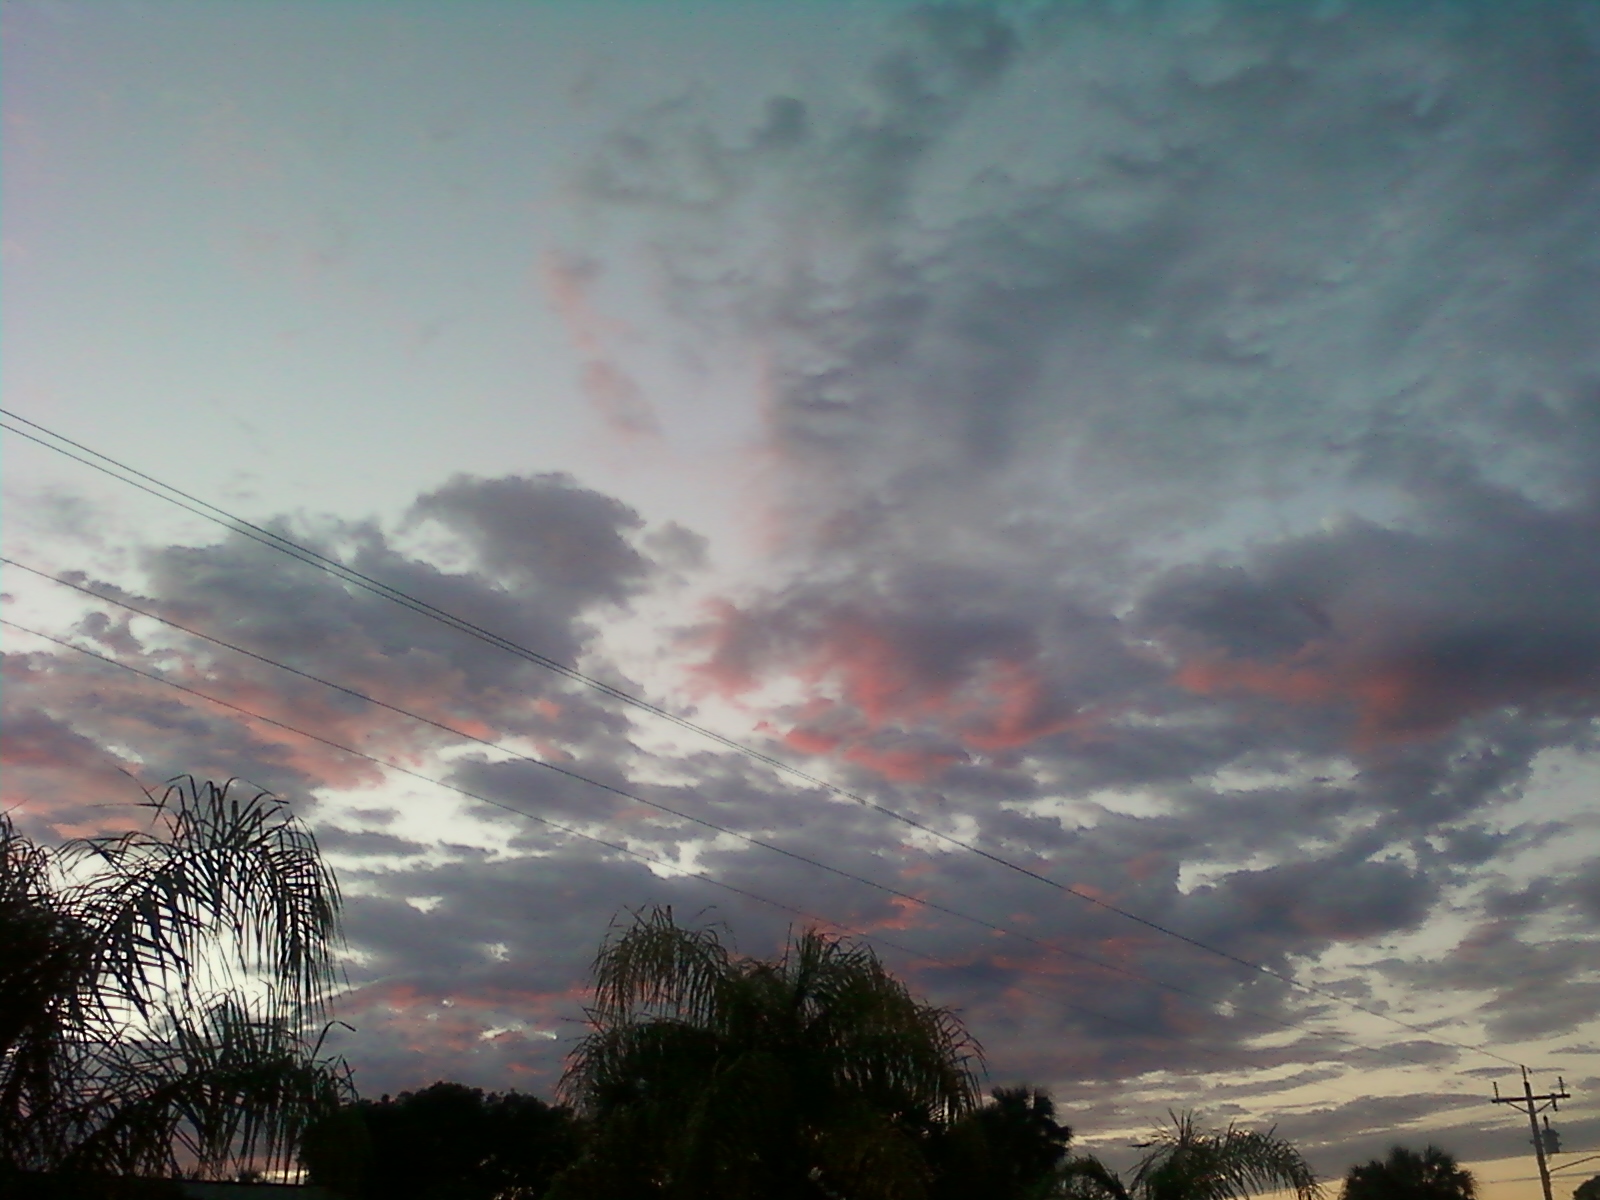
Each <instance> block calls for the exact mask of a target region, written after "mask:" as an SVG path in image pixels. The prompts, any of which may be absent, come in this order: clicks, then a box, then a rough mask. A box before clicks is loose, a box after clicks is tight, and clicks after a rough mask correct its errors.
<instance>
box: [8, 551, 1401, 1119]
mask: <svg viewBox="0 0 1600 1200" xmlns="http://www.w3.org/2000/svg"><path fill="white" fill-rule="evenodd" d="M24 569H27V568H24ZM102 598H104V597H102ZM147 615H149V614H147ZM154 619H156V620H162V618H160V617H155V618H154ZM169 624H170V622H169ZM0 625H6V626H9V627H11V628H12V629H16V630H19V631H20V632H22V633H26V634H29V635H31V636H33V637H37V638H40V639H42V640H44V641H47V642H51V643H53V644H55V645H57V646H61V647H63V648H64V649H68V650H76V651H77V652H78V653H80V654H83V655H85V656H87V657H89V658H93V659H97V660H98V661H100V662H102V663H105V664H106V665H108V666H113V667H117V668H120V669H121V670H124V671H127V672H129V673H131V674H133V675H138V676H140V677H141V678H144V679H148V680H151V681H152V682H154V683H160V684H163V685H165V686H167V687H170V688H173V689H175V690H176V691H180V692H184V693H186V694H187V695H190V696H195V697H197V698H198V699H201V700H205V701H207V702H208V703H210V704H215V705H217V706H218V707H220V708H226V709H229V710H230V711H232V712H236V713H239V714H240V715H241V716H245V717H249V718H250V719H251V720H255V721H261V722H263V723H264V724H267V725H271V726H274V727H275V728H278V729H282V730H284V731H285V732H287V733H292V734H295V735H296V736H298V737H303V738H306V739H308V740H310V741H313V742H317V743H319V744H321V745H324V746H328V747H329V748H331V749H334V750H337V751H339V752H341V753H343V754H349V755H352V756H353V757H355V758H360V759H364V760H365V761H367V762H370V763H373V764H375V765H377V766H380V767H383V768H385V769H386V770H391V771H398V772H399V773H400V774H402V775H408V776H410V777H411V778H413V779H418V780H421V781H422V782H424V783H431V784H433V785H435V786H436V787H441V788H444V789H445V790H447V791H452V792H456V793H458V794H459V795H462V796H465V797H467V798H468V799H471V800H476V801H478V802H479V803H481V804H487V805H489V806H491V807H493V808H498V809H500V810H502V811H504V812H508V813H511V814H513V815H515V816H519V817H526V818H527V819H529V820H532V821H537V822H539V823H540V824H541V825H545V826H547V827H548V828H550V829H554V830H556V831H557V832H558V833H562V834H566V835H567V836H570V837H575V838H580V839H582V840H583V841H586V842H592V843H594V844H595V845H598V846H603V847H605V848H606V849H608V850H614V851H616V852H617V853H619V854H625V855H627V856H629V857H630V858H636V859H638V860H640V861H641V862H645V863H653V864H655V865H656V866H660V867H665V868H667V869H668V870H673V871H680V872H681V871H682V868H681V867H680V866H679V865H678V864H676V863H672V862H670V861H668V860H666V859H663V858H658V857H656V856H654V855H650V854H646V853H644V852H643V851H639V850H635V849H633V848H632V847H629V846H625V845H621V844H619V843H617V842H611V841H607V840H606V839H605V838H600V837H596V836H594V835H593V834H589V833H584V832H583V831H582V830H579V829H574V828H572V827H571V826H569V825H563V824H561V823H560V822H558V821H552V820H550V819H549V818H548V817H542V816H540V815H538V814H537V813H531V812H528V811H527V810H526V809H521V808H517V807H516V806H515V805H511V804H507V803H505V802H504V801H502V800H495V799H493V798H491V797H489V796H485V795H482V794H481V793H479V792H474V791H471V790H470V789H468V788H463V787H460V786H458V785H456V784H453V783H448V782H446V781H445V780H442V779H436V778H434V777H433V776H431V775H427V774H425V773H423V772H421V771H417V770H414V769H412V768H410V767H405V766H401V765H400V764H398V763H393V762H390V761H388V760H387V759H383V758H379V757H377V756H376V755H372V754H368V753H366V752H365V751H362V750H357V749H355V748H354V747H352V746H346V745H344V744H343V743H341V742H336V741H334V740H332V739H331V738H325V737H323V736H321V735H320V734H316V733H312V732H310V731H309V730H305V729H301V728H299V727H298V726H294V725H290V724H288V723H287V722H285V721H280V720H278V719H276V718H275V717H269V716H266V715H265V714H263V713H258V712H255V711H253V710H251V709H248V708H245V707H244V706H243V705H239V704H234V703H233V702H231V701H228V700H223V699H222V698H220V697H218V696H212V695H210V694H209V693H206V692H202V691H200V690H199V689H198V688H192V687H189V686H187V685H186V684H182V683H178V682H177V681H175V680H172V679H168V678H166V677H165V676H163V675H159V674H157V673H156V672H154V671H146V670H143V669H142V668H139V667H135V666H132V665H131V664H129V663H125V662H120V661H118V660H117V659H114V658H111V657H109V656H108V655H104V654H100V653H99V652H97V651H94V650H91V649H89V648H88V647H86V646H80V645H78V644H76V643H74V642H69V641H66V640H65V639H63V638H58V637H54V636H52V635H50V634H48V633H44V632H42V631H40V630H37V629H32V628H30V627H29V626H26V625H23V624H21V623H19V622H17V621H12V620H9V619H7V618H4V617H0ZM196 636H198V637H205V635H204V634H197V635H196ZM208 640H212V639H208ZM245 653H249V652H248V651H245ZM252 657H257V656H254V655H252ZM266 661H270V660H266ZM275 665H276V664H275ZM287 669H289V670H293V668H287ZM296 674H299V672H296ZM319 682H320V681H319ZM332 686H337V685H332ZM340 690H346V689H343V688H341V689H340ZM354 694H359V693H354ZM374 703H380V704H381V703H382V702H381V701H374ZM385 707H389V706H387V705H386V706H385ZM397 711H399V710H397ZM418 719H419V720H427V718H424V717H419V718H418ZM430 723H432V722H430ZM533 761H538V760H533ZM578 778H581V779H584V782H586V783H594V782H595V781H594V780H590V779H586V778H584V777H582V776H578ZM596 786H600V787H605V786H607V785H605V784H597V785H596ZM610 790H614V789H610ZM624 794H626V793H624ZM630 799H635V800H638V799H640V798H639V797H630ZM641 803H646V804H648V803H650V802H649V801H644V800H641ZM691 819H693V818H691ZM695 879H696V880H697V881H699V882H702V883H706V884H709V885H710V886H712V887H715V888H719V889H721V890H723V891H726V892H730V893H732V894H734V895H737V896H742V897H744V898H745V899H748V900H754V901H757V902H758V903H761V904H765V905H768V906H770V907H772V908H776V909H779V910H781V911H783V912H787V913H790V914H792V915H794V916H797V917H801V918H803V919H805V920H807V921H814V922H817V923H819V924H823V925H828V926H831V927H833V928H835V929H838V930H841V931H842V932H844V933H847V934H849V935H850V936H852V937H857V938H861V939H862V940H864V941H870V942H877V943H878V944H879V945H882V946H887V947H889V948H890V949H893V950H897V951H899V952H900V953H902V954H906V955H909V956H910V957H912V958H915V959H920V960H922V961H923V962H928V963H933V964H934V965H936V966H941V967H944V968H946V969H947V970H959V969H960V964H958V963H952V962H950V961H948V960H947V959H942V958H939V957H937V956H935V955H931V954H928V953H926V952H925V951H921V950H913V949H911V948H910V947H909V946H903V945H901V944H900V943H898V942H894V941H891V940H890V939H888V938H885V937H883V936H882V935H881V934H876V933H868V932H866V931H864V930H859V929H856V928H854V927H853V926H850V925H846V924H844V923H843V922H840V921H835V920H833V919H832V918H829V917H822V916H818V915H817V914H815V913H810V912H807V911H806V910H804V909H800V908H796V907H794V906H793V905H790V904H786V903H784V902H783V901H781V900H774V899H772V898H771V897H769V896H763V895H761V894H760V893H758V892H752V891H750V890H748V889H746V888H741V887H739V886H737V885H736V884H731V883H727V882H725V881H723V880H720V879H716V878H713V877H712V876H710V875H696V876H695ZM1150 982H1156V981H1153V980H1152V981H1150ZM1015 990H1017V991H1021V992H1024V993H1026V994H1028V995H1032V996H1037V997H1038V998H1040V999H1042V1000H1048V1001H1050V1002H1051V1003H1054V1004H1060V1005H1061V1006H1062V1007H1064V1008H1069V1009H1072V1010H1073V1011H1074V1012H1079V1013H1083V1014H1086V1015H1088V1016H1091V1017H1095V1018H1097V1019H1099V1020H1103V1021H1107V1022H1109V1023H1111V1024H1113V1025H1121V1026H1123V1027H1124V1028H1127V1029H1132V1030H1134V1031H1135V1032H1138V1033H1148V1032H1149V1030H1147V1029H1145V1028H1144V1027H1142V1026H1140V1025H1137V1024H1135V1023H1134V1022H1132V1021H1129V1020H1127V1019H1125V1018H1122V1017H1115V1016H1112V1015H1111V1014H1110V1013H1105V1012H1101V1011H1099V1010H1098V1009H1093V1008H1089V1007H1088V1006H1086V1005H1082V1004H1078V1003H1075V1002H1073V1001H1071V1000H1063V999H1061V998H1060V997H1056V996H1046V995H1044V994H1043V993H1041V992H1038V991H1035V990H1033V989H1032V988H1026V987H1018V988H1016V989H1015ZM1190 1048H1191V1049H1195V1050H1199V1051H1200V1052H1201V1053H1203V1054H1209V1055H1211V1056H1213V1057H1215V1058H1221V1059H1225V1060H1230V1061H1232V1062H1235V1063H1244V1064H1245V1065H1246V1066H1248V1067H1251V1068H1254V1067H1255V1066H1256V1064H1254V1063H1251V1062H1249V1061H1248V1060H1247V1059H1245V1058H1243V1057H1241V1056H1240V1055H1237V1054H1230V1053H1228V1052H1226V1051H1222V1050H1218V1049H1216V1048H1215V1047H1213V1046H1205V1045H1199V1044H1191V1045H1190ZM1360 1048H1362V1049H1370V1048H1368V1047H1360ZM1424 1065H1425V1064H1424ZM1324 1086H1327V1085H1324ZM1329 1090H1331V1091H1337V1092H1340V1093H1341V1094H1343V1095H1347V1096H1351V1097H1352V1098H1359V1096H1358V1095H1357V1093H1354V1092H1349V1091H1345V1090H1344V1089H1342V1088H1337V1087H1330V1088H1329Z"/></svg>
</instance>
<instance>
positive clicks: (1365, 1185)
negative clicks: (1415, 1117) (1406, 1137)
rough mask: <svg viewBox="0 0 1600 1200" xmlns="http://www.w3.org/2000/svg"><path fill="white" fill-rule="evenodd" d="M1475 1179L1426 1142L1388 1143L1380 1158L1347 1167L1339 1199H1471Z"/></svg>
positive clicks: (1450, 1156) (1474, 1192)
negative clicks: (1411, 1145) (1412, 1145)
mask: <svg viewBox="0 0 1600 1200" xmlns="http://www.w3.org/2000/svg"><path fill="white" fill-rule="evenodd" d="M1476 1195H1477V1182H1476V1181H1475V1180H1474V1179H1473V1178H1472V1172H1471V1171H1467V1170H1464V1169H1463V1168H1462V1167H1461V1165H1460V1164H1459V1163H1458V1162H1456V1160H1455V1156H1454V1155H1452V1154H1448V1153H1446V1152H1445V1151H1443V1150H1441V1149H1439V1147H1437V1146H1432V1145H1430V1146H1427V1147H1425V1148H1424V1149H1422V1150H1421V1151H1420V1152H1419V1151H1416V1150H1410V1149H1407V1148H1406V1147H1405V1146H1394V1147H1391V1148H1390V1150H1389V1153H1388V1156H1387V1157H1385V1158H1383V1159H1382V1160H1379V1159H1373V1160H1372V1161H1370V1162H1368V1163H1366V1164H1365V1165H1361V1166H1354V1167H1351V1168H1350V1170H1349V1171H1348V1172H1347V1173H1346V1174H1345V1177H1344V1190H1343V1192H1342V1193H1341V1196H1342V1200H1473V1198H1474V1197H1475V1196H1476Z"/></svg>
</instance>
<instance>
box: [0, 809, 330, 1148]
mask: <svg viewBox="0 0 1600 1200" xmlns="http://www.w3.org/2000/svg"><path fill="white" fill-rule="evenodd" d="M147 801H148V803H147V805H146V807H148V808H149V809H150V812H151V817H152V821H151V829H150V830H148V831H136V832H131V833H125V834H122V835H119V836H115V837H99V838H85V839H74V840H71V841H68V842H66V843H64V844H63V845H61V846H58V847H47V846H41V845H38V844H36V843H34V842H33V841H31V840H30V839H28V838H27V837H24V836H23V835H22V834H20V833H18V832H17V830H16V829H15V828H14V826H13V824H12V822H11V820H10V819H9V817H7V816H5V815H4V814H0V1165H3V1166H5V1167H8V1168H11V1169H14V1170H15V1169H22V1170H35V1171H39V1170H47V1171H58V1172H59V1171H97V1172H107V1173H112V1174H119V1175H138V1174H175V1173H179V1172H180V1171H187V1172H189V1173H194V1174H200V1175H208V1174H209V1175H213V1176H221V1175H224V1174H235V1173H237V1172H238V1171H241V1170H247V1169H258V1168H267V1169H272V1168H279V1169H284V1168H288V1167H289V1166H290V1165H291V1164H292V1162H293V1150H294V1147H295V1143H296V1141H297V1139H298V1137H299V1134H300V1131H301V1129H302V1128H303V1126H304V1124H305V1122H306V1121H307V1120H308V1119H309V1117H310V1116H312V1115H313V1114H315V1113H317V1112H320V1111H323V1110H324V1109H326V1108H329V1107H332V1106H336V1105H337V1103H338V1101H339V1100H340V1098H341V1097H342V1096H343V1095H345V1094H348V1086H347V1084H346V1083H345V1078H344V1073H343V1071H342V1064H339V1063H337V1062H333V1061H329V1060H323V1059H320V1058H319V1057H318V1055H319V1053H320V1037H316V1036H313V1033H314V1031H315V1030H317V1029H318V1028H320V1025H321V1021H322V1019H323V1016H324V1010H325V1004H326V1000H327V995H328V990H329V987H330V986H331V984H332V982H333V979H334V967H333V962H332V957H331V953H330V947H331V945H332V943H333V941H334V939H335V938H336V937H337V932H338V915H339V893H338V888H337V885H336V884H335V882H334V880H333V877H332V875H331V874H330V873H329V872H328V870H327V869H326V867H324V866H323V864H322V861H321V858H320V856H319V854H318V852H317V847H316V842H315V840H314V839H313V838H312V836H311V834H310V833H309V832H308V831H307V830H306V829H305V828H304V826H302V825H301V824H300V823H299V822H298V821H296V820H295V819H294V817H293V816H292V815H291V814H290V813H289V811H288V809H287V808H286V807H285V806H284V805H282V804H281V803H279V802H278V801H277V800H275V799H274V798H272V797H271V796H268V795H267V794H266V793H263V792H257V793H256V794H254V795H252V796H249V797H248V798H245V797H243V796H241V795H240V794H239V793H238V792H236V791H235V790H234V789H233V787H232V786H231V785H223V786H221V787H218V786H217V785H215V784H212V783H199V782H196V781H195V780H193V779H189V778H187V777H185V778H183V779H180V780H177V781H174V782H173V783H172V784H171V785H169V786H168V787H167V789H166V791H165V792H164V793H163V794H162V795H160V796H155V795H153V794H147Z"/></svg>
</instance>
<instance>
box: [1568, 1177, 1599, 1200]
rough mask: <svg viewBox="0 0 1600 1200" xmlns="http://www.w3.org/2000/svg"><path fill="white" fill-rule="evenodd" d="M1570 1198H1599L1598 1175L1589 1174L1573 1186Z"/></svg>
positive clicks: (1577, 1199)
mask: <svg viewBox="0 0 1600 1200" xmlns="http://www.w3.org/2000/svg"><path fill="white" fill-rule="evenodd" d="M1572 1200H1600V1175H1591V1176H1590V1177H1589V1178H1588V1179H1585V1180H1584V1181H1583V1182H1582V1183H1580V1184H1579V1185H1578V1186H1577V1187H1576V1188H1574V1189H1573V1191H1572Z"/></svg>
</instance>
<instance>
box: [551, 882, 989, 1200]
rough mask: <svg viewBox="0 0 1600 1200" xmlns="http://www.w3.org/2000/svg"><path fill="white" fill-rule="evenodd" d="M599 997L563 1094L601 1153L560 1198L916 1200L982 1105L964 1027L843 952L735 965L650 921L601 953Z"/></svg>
mask: <svg viewBox="0 0 1600 1200" xmlns="http://www.w3.org/2000/svg"><path fill="white" fill-rule="evenodd" d="M594 980H595V993H594V1004H593V1007H592V1008H591V1009H590V1010H589V1019H590V1025H591V1029H590V1032H589V1034H588V1035H587V1036H586V1037H585V1038H584V1039H583V1040H582V1042H580V1043H579V1045H578V1047H577V1049H576V1050H575V1052H574V1053H573V1055H572V1058H571V1059H570V1062H569V1066H568V1069H567V1072H566V1075H565V1077H564V1079H563V1084H562V1087H563V1092H564V1094H565V1095H566V1096H567V1097H569V1098H570V1099H571V1100H572V1101H573V1102H574V1103H575V1104H576V1105H577V1106H578V1108H579V1110H580V1112H581V1113H582V1114H583V1115H584V1116H585V1117H586V1118H588V1119H589V1120H590V1121H591V1122H592V1123H593V1135H592V1138H591V1141H590V1144H589V1148H588V1150H587V1152H586V1153H585V1155H584V1157H583V1158H582V1159H580V1161H579V1162H578V1163H577V1164H575V1165H574V1166H573V1167H572V1168H571V1169H570V1170H569V1171H567V1172H566V1173H564V1174H563V1176H562V1177H561V1178H560V1179H558V1181H557V1183H556V1187H555V1189H554V1190H553V1192H552V1196H554V1197H573V1198H578V1197H581V1198H582V1200H603V1198H605V1197H627V1198H628V1200H637V1198H640V1197H648V1196H682V1197H691V1196H692V1197H695V1198H696V1200H720V1198H723V1197H726V1198H728V1200H734V1198H738V1200H744V1198H745V1197H750V1196H761V1197H764V1198H767V1200H787V1198H795V1200H800V1198H806V1200H822V1198H825V1197H832V1196H849V1197H852V1198H853V1200H879V1198H881V1200H900V1198H906V1200H913V1198H917V1197H921V1196H924V1195H925V1194H926V1184H927V1180H928V1176H929V1168H928V1163H927V1159H926V1156H925V1153H924V1150H925V1146H926V1141H927V1138H928V1136H929V1133H930V1130H931V1129H932V1127H934V1126H935V1125H938V1124H940V1123H947V1122H953V1121H956V1120H958V1119H959V1118H961V1117H962V1116H963V1115H964V1114H965V1113H967V1112H968V1111H969V1110H970V1109H972V1108H973V1106H974V1104H975V1101H976V1081H975V1078H974V1075H973V1067H974V1065H975V1063H976V1061H977V1059H978V1054H979V1051H978V1047H977V1045H976V1043H975V1042H974V1041H973V1040H972V1039H971V1038H970V1037H969V1036H968V1035H967V1033H966V1031H965V1029H963V1028H962V1026H961V1023H960V1022H959V1021H958V1020H957V1019H956V1018H955V1017H954V1016H953V1015H952V1014H951V1013H950V1012H949V1011H947V1010H945V1009H941V1008H936V1007H934V1006H931V1005H927V1004H923V1003H921V1002H919V1001H918V1000H916V999H915V998H913V997H912V996H911V994H910V993H909V992H908V991H907V990H906V988H905V986H904V985H903V984H902V983H900V982H899V981H898V980H896V979H894V978H893V977H892V976H891V975H890V974H889V973H888V972H887V971H885V970H884V968H883V966H882V964H881V963H880V962H879V961H878V959H877V958H876V956H875V955H874V954H873V953H872V951H871V950H870V949H867V948H866V947H863V946H860V945H858V944H855V943H852V942H849V941H845V940H841V939H836V938H832V937H828V936H825V935H823V934H821V933H818V932H815V931H811V932H806V933H803V934H801V935H799V936H798V937H795V938H794V939H793V940H792V941H791V942H790V943H789V944H788V946H787V947H786V949H785V950H784V952H783V954H782V955H781V956H780V957H779V958H777V959H776V960H772V961H765V960H761V959H754V958H739V957H737V956H735V955H733V954H731V953H730V952H729V951H728V949H727V947H725V946H724V945H723V943H722V941H721V939H720V938H719V937H718V935H717V933H716V932H715V931H714V930H711V929H685V928H683V927H681V926H679V925H678V924H676V923H675V922H674V920H673V918H672V913H671V910H670V909H655V910H652V911H651V912H649V913H645V914H641V915H639V916H638V917H636V919H635V920H634V922H633V923H632V925H631V926H629V927H627V928H626V929H623V930H622V931H620V932H619V933H617V934H615V935H614V936H612V937H610V938H609V939H608V940H607V941H606V942H605V943H604V945H603V946H602V947H601V950H600V953H599V956H598V958H597V959H596V962H595V967H594Z"/></svg>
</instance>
